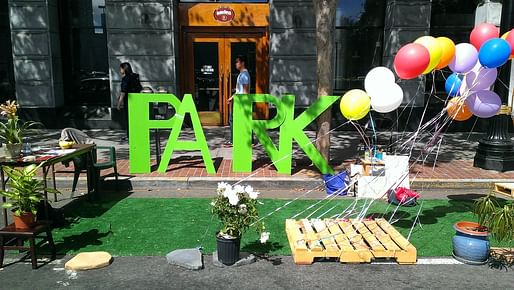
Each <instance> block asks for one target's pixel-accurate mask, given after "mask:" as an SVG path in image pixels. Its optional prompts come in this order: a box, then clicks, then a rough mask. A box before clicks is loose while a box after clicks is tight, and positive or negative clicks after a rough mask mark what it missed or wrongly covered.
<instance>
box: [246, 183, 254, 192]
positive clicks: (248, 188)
mask: <svg viewBox="0 0 514 290" xmlns="http://www.w3.org/2000/svg"><path fill="white" fill-rule="evenodd" d="M245 192H246V193H247V194H250V192H253V187H252V186H251V185H247V186H246V187H245Z"/></svg>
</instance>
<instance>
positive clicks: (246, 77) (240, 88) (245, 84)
mask: <svg viewBox="0 0 514 290" xmlns="http://www.w3.org/2000/svg"><path fill="white" fill-rule="evenodd" d="M246 63H247V62H246V57H245V56H243V55H238V56H236V63H235V65H236V69H237V70H238V71H239V75H238V76H237V82H236V93H235V95H232V96H231V97H230V98H228V100H227V101H228V103H229V105H230V106H231V107H232V108H231V110H230V111H229V117H228V124H229V126H230V139H229V140H227V141H226V142H225V146H226V147H231V146H232V140H233V137H234V132H233V122H232V116H233V110H234V106H233V103H234V102H233V101H234V97H236V98H237V96H236V95H237V94H249V93H250V73H249V72H248V70H247V69H246Z"/></svg>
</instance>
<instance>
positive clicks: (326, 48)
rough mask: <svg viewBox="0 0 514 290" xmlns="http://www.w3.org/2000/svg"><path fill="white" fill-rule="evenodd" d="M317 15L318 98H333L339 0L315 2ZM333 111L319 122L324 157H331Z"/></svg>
mask: <svg viewBox="0 0 514 290" xmlns="http://www.w3.org/2000/svg"><path fill="white" fill-rule="evenodd" d="M312 2H313V3H314V13H315V15H316V49H317V61H316V66H317V68H316V74H317V79H318V81H317V85H318V98H319V97H320V96H331V95H332V90H333V89H332V88H333V85H334V61H333V60H334V49H335V48H334V46H335V44H334V30H335V18H336V5H337V0H313V1H312ZM331 115H332V114H331V111H330V109H329V110H326V111H325V112H324V113H323V114H321V115H320V116H319V118H318V120H317V124H318V130H317V132H316V147H317V148H318V150H319V152H320V153H321V154H322V155H323V157H324V158H325V159H326V160H327V161H329V157H330V133H329V132H330V120H331V117H332V116H331Z"/></svg>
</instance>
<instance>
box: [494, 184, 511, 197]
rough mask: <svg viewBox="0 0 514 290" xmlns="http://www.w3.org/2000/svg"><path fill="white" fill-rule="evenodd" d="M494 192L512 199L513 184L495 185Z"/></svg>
mask: <svg viewBox="0 0 514 290" xmlns="http://www.w3.org/2000/svg"><path fill="white" fill-rule="evenodd" d="M494 191H495V192H497V193H500V194H504V195H506V196H509V197H514V183H495V184H494Z"/></svg>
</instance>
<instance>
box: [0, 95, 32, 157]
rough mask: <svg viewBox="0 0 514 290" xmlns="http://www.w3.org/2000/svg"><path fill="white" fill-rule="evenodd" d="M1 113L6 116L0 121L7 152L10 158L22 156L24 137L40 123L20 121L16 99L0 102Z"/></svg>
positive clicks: (0, 136) (0, 129)
mask: <svg viewBox="0 0 514 290" xmlns="http://www.w3.org/2000/svg"><path fill="white" fill-rule="evenodd" d="M0 115H1V116H2V117H3V118H4V120H2V122H0V138H1V139H2V142H3V143H5V147H6V150H5V152H6V154H7V157H8V158H11V159H12V158H16V157H18V156H20V153H21V147H22V142H23V138H24V137H25V136H26V135H27V133H29V132H30V131H31V130H33V129H34V127H36V126H38V125H40V123H37V122H32V121H27V122H22V121H20V119H19V117H18V105H17V104H16V101H7V102H5V103H4V104H0Z"/></svg>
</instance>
